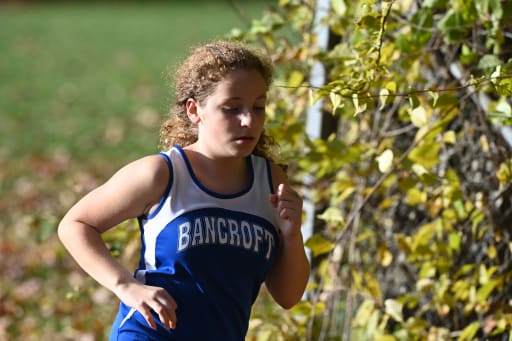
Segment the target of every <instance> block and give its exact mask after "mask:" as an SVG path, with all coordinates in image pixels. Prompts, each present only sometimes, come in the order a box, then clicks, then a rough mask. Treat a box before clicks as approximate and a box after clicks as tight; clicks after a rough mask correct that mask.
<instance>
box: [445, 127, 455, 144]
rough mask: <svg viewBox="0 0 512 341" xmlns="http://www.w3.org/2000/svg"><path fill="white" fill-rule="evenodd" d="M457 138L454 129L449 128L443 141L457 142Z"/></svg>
mask: <svg viewBox="0 0 512 341" xmlns="http://www.w3.org/2000/svg"><path fill="white" fill-rule="evenodd" d="M456 140H457V138H456V136H455V132H454V131H453V130H449V131H447V132H446V133H444V134H443V142H444V143H450V144H455V141H456Z"/></svg>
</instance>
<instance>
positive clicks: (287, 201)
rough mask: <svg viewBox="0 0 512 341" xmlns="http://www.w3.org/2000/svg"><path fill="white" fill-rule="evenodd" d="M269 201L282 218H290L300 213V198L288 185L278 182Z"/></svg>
mask: <svg viewBox="0 0 512 341" xmlns="http://www.w3.org/2000/svg"><path fill="white" fill-rule="evenodd" d="M271 202H272V204H273V206H274V207H275V208H276V209H277V212H278V214H279V217H280V218H282V219H287V220H291V219H293V218H295V217H297V216H300V215H301V214H302V198H301V197H300V196H299V194H298V193H297V192H295V191H294V190H293V189H292V188H291V187H290V186H287V185H284V184H280V185H279V186H278V188H277V193H276V194H275V198H274V201H272V198H271Z"/></svg>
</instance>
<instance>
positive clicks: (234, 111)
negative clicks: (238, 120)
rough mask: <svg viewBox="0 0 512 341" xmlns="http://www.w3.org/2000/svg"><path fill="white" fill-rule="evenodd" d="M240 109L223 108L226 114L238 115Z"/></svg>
mask: <svg viewBox="0 0 512 341" xmlns="http://www.w3.org/2000/svg"><path fill="white" fill-rule="evenodd" d="M240 110H241V109H240V108H239V107H229V106H224V107H222V112H224V113H226V114H238V113H239V112H240Z"/></svg>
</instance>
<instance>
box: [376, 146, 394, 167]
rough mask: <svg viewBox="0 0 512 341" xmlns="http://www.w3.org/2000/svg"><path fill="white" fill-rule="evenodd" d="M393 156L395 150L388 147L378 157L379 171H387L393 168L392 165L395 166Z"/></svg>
mask: <svg viewBox="0 0 512 341" xmlns="http://www.w3.org/2000/svg"><path fill="white" fill-rule="evenodd" d="M393 157H394V155H393V151H392V150H390V149H386V150H385V151H384V152H383V153H382V154H380V155H379V156H377V157H376V160H377V164H378V166H379V171H380V172H381V173H387V172H389V171H390V170H391V167H392V166H393Z"/></svg>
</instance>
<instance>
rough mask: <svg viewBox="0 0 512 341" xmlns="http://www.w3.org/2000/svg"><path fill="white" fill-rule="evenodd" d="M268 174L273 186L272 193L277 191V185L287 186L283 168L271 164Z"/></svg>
mask: <svg viewBox="0 0 512 341" xmlns="http://www.w3.org/2000/svg"><path fill="white" fill-rule="evenodd" d="M270 173H271V175H272V185H273V186H274V188H273V190H274V193H275V192H276V191H277V187H278V186H279V184H285V185H287V184H288V176H287V175H286V173H285V171H284V170H283V168H282V167H281V166H279V165H277V164H275V163H273V162H271V163H270Z"/></svg>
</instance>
